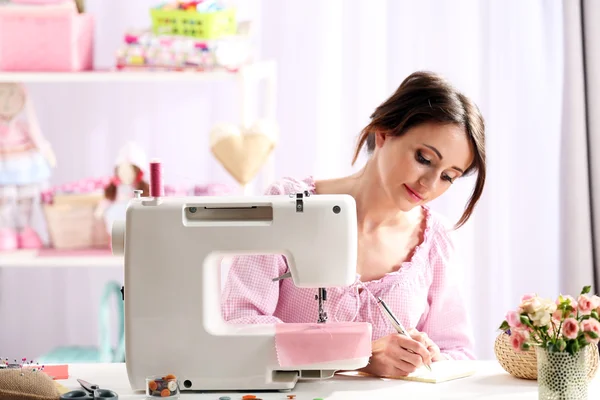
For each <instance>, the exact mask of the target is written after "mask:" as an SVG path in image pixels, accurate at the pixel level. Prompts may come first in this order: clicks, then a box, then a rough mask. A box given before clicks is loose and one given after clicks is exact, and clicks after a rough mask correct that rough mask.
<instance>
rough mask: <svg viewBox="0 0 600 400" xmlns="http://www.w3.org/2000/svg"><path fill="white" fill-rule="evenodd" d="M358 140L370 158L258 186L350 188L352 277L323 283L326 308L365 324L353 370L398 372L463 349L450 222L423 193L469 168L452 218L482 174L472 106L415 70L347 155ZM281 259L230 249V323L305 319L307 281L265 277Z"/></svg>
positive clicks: (279, 271) (465, 354)
mask: <svg viewBox="0 0 600 400" xmlns="http://www.w3.org/2000/svg"><path fill="white" fill-rule="evenodd" d="M365 145H366V148H367V150H368V152H369V154H370V157H369V160H368V161H367V163H366V165H365V166H364V167H363V168H362V169H361V170H360V171H359V172H357V173H355V174H353V175H350V176H344V177H340V178H337V179H330V180H320V181H315V180H314V179H313V178H312V177H307V178H303V179H296V178H285V179H282V180H281V181H279V182H276V183H274V184H273V185H272V186H271V187H270V188H269V189H268V190H267V194H270V195H275V194H276V195H284V194H289V193H296V192H301V191H304V190H308V191H309V192H310V193H312V194H349V195H351V196H353V197H354V199H355V200H356V206H357V217H358V232H359V233H358V265H357V266H356V272H357V281H356V282H355V284H354V285H352V286H351V287H347V288H331V289H329V290H328V293H327V297H328V299H327V306H328V314H329V317H330V319H331V318H332V319H333V320H334V321H367V322H370V323H371V324H372V326H373V340H374V341H373V344H372V356H371V359H370V362H369V365H368V366H367V367H366V368H364V370H363V371H364V372H367V373H370V374H373V375H377V376H398V375H408V374H410V373H411V372H413V371H415V370H416V369H417V368H419V367H420V366H421V365H422V364H423V363H424V362H425V363H427V364H429V363H430V362H436V361H439V360H443V359H446V358H450V359H473V358H474V355H473V338H472V334H471V327H470V322H469V319H468V317H467V313H466V308H465V304H464V302H463V299H462V293H461V287H460V285H459V282H457V274H456V270H455V268H456V267H457V265H456V260H455V254H454V246H453V242H452V238H451V236H452V235H451V233H452V230H453V229H452V227H451V226H448V224H446V223H445V221H444V219H443V218H442V217H441V216H439V215H437V214H436V213H434V212H433V211H432V210H431V209H430V208H429V207H428V206H427V203H429V202H430V201H432V200H434V199H436V198H438V197H439V196H441V195H442V194H444V193H445V192H446V191H447V190H448V189H449V188H450V187H451V186H452V183H454V182H455V181H456V180H457V179H460V178H461V177H464V176H467V175H469V174H471V173H477V178H476V184H475V188H474V190H473V193H472V195H471V197H470V199H469V201H468V204H467V205H466V207H465V210H464V213H463V215H462V217H461V218H460V220H459V221H458V222H457V224H456V226H455V228H458V227H460V226H462V225H463V224H464V223H465V222H466V221H467V220H468V219H469V217H470V216H471V214H472V213H473V210H474V208H475V205H476V203H477V201H478V200H479V198H480V196H481V193H482V191H483V187H484V183H485V175H486V165H485V126H484V120H483V117H482V116H481V113H480V112H479V110H478V108H477V106H476V105H475V104H474V103H473V102H472V101H471V100H469V99H468V98H467V97H466V96H465V95H463V94H462V93H460V92H459V91H457V90H456V89H455V88H454V87H453V86H452V85H450V84H449V83H448V82H447V81H445V80H444V79H443V78H441V77H440V76H438V75H436V74H433V73H428V72H416V73H413V74H412V75H410V76H408V77H407V78H406V79H405V80H404V82H402V84H401V85H400V87H399V88H398V89H397V90H396V92H395V93H394V94H393V95H392V96H391V97H390V98H389V99H387V100H386V101H385V102H384V103H383V104H381V105H380V106H379V107H377V108H376V109H375V112H374V113H373V114H372V115H371V122H370V124H369V125H368V126H367V127H365V128H364V130H363V131H362V134H361V136H360V139H359V141H358V146H357V149H356V154H355V156H354V162H355V161H356V159H357V156H358V154H359V152H360V151H361V149H362V148H363V147H364V146H365ZM286 271H287V265H286V260H285V258H284V257H283V256H276V255H275V256H274V255H266V256H243V257H238V258H236V260H235V261H234V262H233V264H232V266H231V269H230V272H229V277H228V280H227V282H226V286H225V288H224V291H223V303H222V313H223V317H224V319H225V320H226V321H228V322H230V323H240V324H248V323H268V322H315V321H314V319H315V316H314V308H315V307H314V302H315V300H314V291H312V290H307V289H299V288H296V287H295V286H294V284H293V282H291V280H289V279H284V280H282V281H279V282H272V281H271V278H273V277H276V276H281V275H283V274H284V273H285V272H286ZM363 288H366V289H368V290H363ZM369 292H371V293H372V294H373V295H375V296H378V297H381V298H382V299H383V300H384V301H385V302H386V303H387V304H388V306H389V307H390V308H391V310H392V311H393V312H394V314H396V316H397V317H398V318H399V319H400V320H401V322H402V324H403V325H404V326H406V327H411V329H410V333H411V337H412V339H413V340H411V339H409V338H406V337H403V336H401V335H398V334H397V333H396V332H395V331H394V329H393V327H391V326H390V324H389V321H388V320H387V319H386V317H385V316H384V315H383V314H382V313H381V312H380V310H379V309H378V306H377V304H376V302H375V301H374V300H373V297H372V296H371V294H370V293H369ZM408 350H413V351H415V352H416V353H417V354H416V355H415V354H412V353H411V352H410V351H408Z"/></svg>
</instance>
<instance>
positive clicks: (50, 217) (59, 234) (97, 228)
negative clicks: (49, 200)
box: [44, 194, 110, 250]
mask: <svg viewBox="0 0 600 400" xmlns="http://www.w3.org/2000/svg"><path fill="white" fill-rule="evenodd" d="M100 199H101V195H94V194H89V195H85V194H84V195H73V196H64V199H62V198H61V199H59V197H56V198H55V202H54V204H45V205H44V214H45V216H46V221H47V224H48V232H49V233H50V241H51V242H52V247H53V248H55V249H61V250H67V249H68V250H73V249H92V248H108V247H109V245H110V236H109V234H108V232H107V230H106V226H105V225H104V220H102V219H97V218H96V217H95V216H94V210H95V209H96V207H97V205H98V202H99V201H100ZM59 200H60V201H59Z"/></svg>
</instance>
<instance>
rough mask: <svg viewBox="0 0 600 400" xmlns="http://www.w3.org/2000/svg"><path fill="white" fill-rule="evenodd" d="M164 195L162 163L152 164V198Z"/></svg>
mask: <svg viewBox="0 0 600 400" xmlns="http://www.w3.org/2000/svg"><path fill="white" fill-rule="evenodd" d="M162 195H163V185H162V165H161V163H160V161H151V162H150V197H161V196H162Z"/></svg>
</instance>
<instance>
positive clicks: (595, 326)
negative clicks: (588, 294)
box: [581, 318, 600, 343]
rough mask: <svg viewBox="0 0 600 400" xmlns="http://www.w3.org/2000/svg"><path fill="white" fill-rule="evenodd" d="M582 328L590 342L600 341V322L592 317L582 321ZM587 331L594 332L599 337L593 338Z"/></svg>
mask: <svg viewBox="0 0 600 400" xmlns="http://www.w3.org/2000/svg"><path fill="white" fill-rule="evenodd" d="M581 330H582V331H583V332H584V335H585V339H586V341H587V342H588V343H598V342H599V341H600V322H598V321H597V320H595V319H593V318H590V319H585V320H583V321H582V322H581ZM586 332H594V333H595V334H596V335H598V337H596V338H592V337H590V336H589V335H587V334H586Z"/></svg>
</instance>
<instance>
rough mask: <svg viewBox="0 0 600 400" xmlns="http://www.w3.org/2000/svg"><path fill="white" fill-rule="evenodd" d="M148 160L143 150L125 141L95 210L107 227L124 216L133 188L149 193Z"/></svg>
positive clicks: (143, 194)
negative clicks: (102, 196)
mask: <svg viewBox="0 0 600 400" xmlns="http://www.w3.org/2000/svg"><path fill="white" fill-rule="evenodd" d="M147 167H148V162H147V160H146V155H145V153H144V151H143V150H142V149H141V148H140V147H139V146H136V145H135V144H134V143H132V142H130V143H127V144H126V145H125V146H124V147H123V148H122V149H121V152H120V153H119V156H118V157H117V160H116V162H115V168H114V172H113V174H114V175H113V177H112V178H111V180H110V183H109V184H108V185H107V186H106V187H105V188H104V199H103V201H101V202H100V203H99V204H98V207H97V208H96V211H95V216H96V218H104V219H105V221H106V225H107V227H108V228H110V227H111V226H112V221H114V220H115V219H123V218H124V217H125V207H126V206H127V202H128V201H129V200H130V199H131V198H132V197H133V194H134V190H141V191H142V196H148V195H149V194H150V185H149V183H148V180H147V177H146V176H147Z"/></svg>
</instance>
